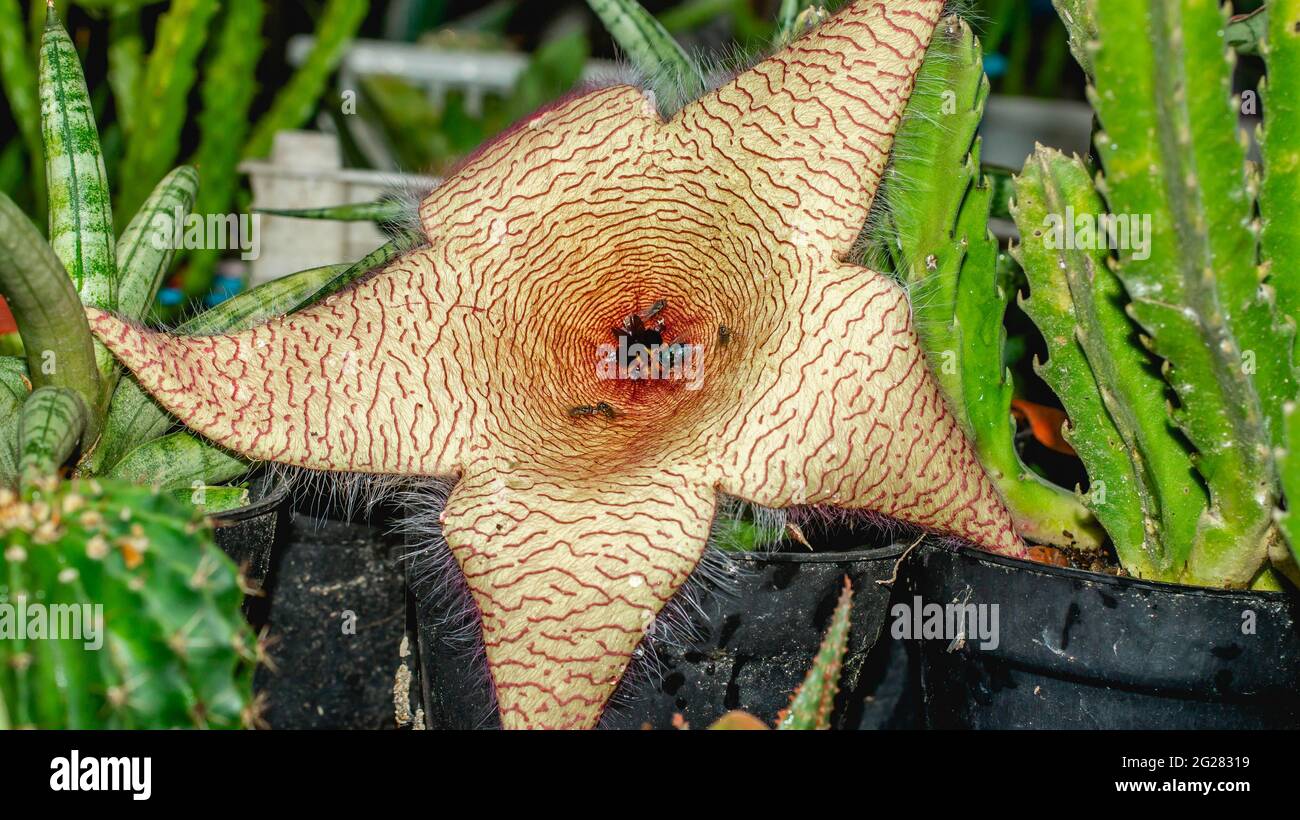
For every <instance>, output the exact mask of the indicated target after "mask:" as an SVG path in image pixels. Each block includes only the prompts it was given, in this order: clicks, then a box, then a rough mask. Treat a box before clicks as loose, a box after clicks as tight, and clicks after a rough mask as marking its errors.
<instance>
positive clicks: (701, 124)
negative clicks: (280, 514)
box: [91, 0, 1023, 727]
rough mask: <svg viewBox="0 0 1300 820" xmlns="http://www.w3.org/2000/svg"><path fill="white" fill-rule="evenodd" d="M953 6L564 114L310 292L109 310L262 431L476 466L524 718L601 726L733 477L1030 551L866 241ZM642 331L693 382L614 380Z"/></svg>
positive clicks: (793, 497)
mask: <svg viewBox="0 0 1300 820" xmlns="http://www.w3.org/2000/svg"><path fill="white" fill-rule="evenodd" d="M942 9H943V0H895V1H894V2H871V1H869V0H858V2H854V3H852V4H850V5H849V6H848V7H846V8H845V9H844V10H843V11H842V12H841V13H840V14H838V15H837V16H835V17H834V18H832V19H831V20H829V21H828V22H826V23H824V24H823V25H822V26H821V27H820V28H818V29H817V30H816V31H815V32H813V33H811V34H809V35H806V36H804V37H803V38H801V39H799V40H797V41H796V42H794V43H793V44H792V45H790V46H789V47H788V48H786V49H785V50H783V51H781V52H780V53H778V54H776V55H775V56H774V57H772V58H770V59H768V60H766V61H764V62H762V63H760V64H759V65H757V66H756V67H755V68H753V69H751V70H749V71H747V72H745V73H743V74H741V75H739V76H738V77H736V78H735V79H734V80H733V81H732V82H730V83H729V84H727V85H726V86H724V87H722V88H720V89H719V90H717V91H715V92H713V93H710V94H708V95H707V96H705V97H703V98H702V99H700V100H698V101H696V102H694V103H692V104H690V105H688V106H686V107H685V108H684V109H683V110H682V111H680V112H679V113H678V114H677V115H676V116H674V117H673V118H672V119H671V120H669V121H668V122H664V121H663V120H662V119H661V118H660V116H659V115H658V114H657V112H656V110H655V107H654V104H653V102H652V101H651V100H650V99H649V98H648V96H647V94H645V93H644V92H643V91H641V90H639V89H636V88H633V87H627V86H622V87H614V88H605V89H601V90H596V91H591V92H589V93H584V94H581V95H579V96H575V97H572V98H570V99H568V100H567V101H565V102H563V103H561V104H559V105H557V106H555V107H552V108H550V109H548V110H545V111H542V112H540V113H538V114H536V115H534V116H532V117H530V118H528V119H527V120H526V121H524V122H522V123H520V124H519V125H518V126H517V127H516V128H515V129H513V130H512V131H511V132H509V133H508V134H506V135H504V136H503V137H501V138H500V139H498V140H496V141H494V142H493V143H492V144H491V145H489V146H488V147H486V148H485V149H484V150H482V151H481V152H479V153H478V154H477V155H476V156H475V157H474V158H472V159H471V160H470V161H469V162H468V163H467V164H466V165H465V166H464V167H463V168H462V169H461V170H460V171H459V172H458V173H457V174H455V175H454V176H453V177H452V178H450V179H448V180H447V181H446V182H445V183H444V184H443V185H442V186H441V187H439V188H438V189H437V190H436V191H434V192H433V193H432V194H431V195H430V196H429V197H428V198H427V199H426V200H425V201H424V203H423V204H422V206H421V208H420V217H421V220H422V223H423V227H424V230H425V232H426V233H427V236H428V240H429V247H428V248H427V249H421V250H417V251H413V252H411V253H409V254H407V255H405V256H404V257H402V258H401V259H399V260H398V261H396V262H394V263H393V264H392V265H390V266H389V267H388V268H386V269H385V270H383V271H382V272H380V273H378V274H376V275H374V276H372V277H371V278H369V279H367V280H365V281H364V282H362V283H360V284H359V285H357V286H355V287H353V288H351V289H350V290H347V291H344V292H342V293H339V294H337V295H336V296H333V297H331V298H330V299H328V300H326V301H324V302H322V303H321V304H319V305H317V306H315V307H313V308H311V309H309V310H306V311H304V312H301V313H298V314H295V315H292V316H287V317H285V318H283V319H280V320H277V321H272V322H270V323H269V324H266V325H264V326H262V327H259V328H257V329H254V330H251V331H247V332H244V333H239V334H236V335H233V336H214V337H198V338H192V337H177V336H172V335H167V334H161V333H152V332H148V331H145V330H142V329H140V328H138V327H136V326H134V325H131V324H128V323H125V322H122V321H120V320H119V319H117V318H116V317H114V316H112V315H109V314H105V313H101V312H97V311H91V316H92V324H93V326H94V328H95V331H96V333H97V334H98V335H99V336H100V338H102V339H103V340H104V342H105V343H106V344H107V345H108V346H109V347H110V348H111V349H112V350H113V351H114V352H115V353H116V354H117V355H118V357H120V358H121V359H122V361H124V362H125V363H126V364H127V365H128V366H129V367H130V368H131V369H132V370H133V371H135V373H136V376H137V377H138V378H139V380H140V382H141V383H142V384H143V385H144V386H145V387H146V388H147V389H148V390H149V391H150V392H152V393H153V394H154V395H155V396H156V397H157V398H158V399H159V401H161V402H162V403H163V404H164V405H165V406H166V407H167V408H168V409H169V410H171V411H172V412H173V413H175V414H176V415H177V416H178V417H179V418H181V419H182V420H183V421H184V422H185V423H186V424H187V425H189V426H190V427H191V428H193V429H195V430H198V431H199V432H201V433H203V434H204V435H206V436H207V437H209V438H210V439H212V440H213V441H216V442H219V443H220V444H222V445H225V446H226V447H229V448H231V449H232V450H235V451H237V452H239V453H243V454H245V455H247V456H249V457H251V458H254V459H263V460H268V461H277V462H284V463H289V464H295V465H301V466H304V467H309V468H314V469H319V470H334V471H348V472H361V473H380V474H403V475H420V476H447V477H455V478H457V479H458V483H457V484H456V486H455V489H454V490H453V491H452V493H451V496H450V498H449V499H448V501H447V505H446V508H445V511H444V513H443V529H444V534H445V537H446V539H447V542H448V544H449V545H450V547H451V550H452V552H453V553H454V555H455V557H456V560H457V561H458V562H459V564H460V567H461V569H462V570H463V572H464V574H465V577H466V579H467V580H468V583H469V586H470V589H471V591H472V593H473V597H474V600H475V602H476V603H477V605H478V608H479V610H480V614H481V617H482V626H483V637H484V641H485V644H486V647H487V656H488V661H489V664H490V666H491V671H492V679H493V682H494V684H495V687H496V693H497V698H498V702H499V705H500V710H501V718H502V722H503V723H504V725H505V726H507V727H589V726H592V725H594V724H595V722H596V721H597V720H598V718H599V716H600V714H601V711H602V710H603V708H604V707H605V704H606V702H607V701H608V699H609V697H610V695H611V694H612V692H613V691H614V689H615V686H616V685H617V684H618V682H619V680H620V679H621V677H622V675H623V673H624V671H625V669H626V667H627V664H628V662H629V659H630V658H631V657H632V653H633V651H634V650H635V648H636V647H637V645H638V644H639V643H640V641H641V640H642V638H643V636H644V634H645V633H646V631H647V630H648V628H649V626H650V625H651V623H652V622H653V620H654V618H655V616H656V614H657V613H658V612H659V611H660V609H661V608H662V607H663V606H664V604H665V603H666V602H667V601H668V600H669V599H670V598H671V597H672V596H673V594H674V593H675V592H676V590H677V589H678V588H679V587H680V586H681V584H682V582H683V581H685V580H686V578H687V576H688V575H689V574H690V573H691V571H692V570H693V569H694V567H695V565H696V562H697V561H698V560H699V558H700V555H701V553H702V551H703V550H704V547H705V542H706V539H707V537H708V534H709V529H710V524H711V521H712V519H713V515H714V509H715V506H716V503H717V497H718V495H719V493H725V494H730V495H733V496H738V497H740V498H743V499H747V500H749V501H752V502H755V503H757V504H760V505H763V506H769V507H788V506H795V505H834V506H838V507H843V508H848V509H860V510H869V511H872V512H875V513H879V514H883V515H887V516H891V517H893V518H896V519H900V520H902V521H905V522H909V523H911V524H915V525H919V526H921V527H925V528H927V529H930V530H933V531H935V532H939V533H946V534H950V535H953V536H958V537H960V538H964V539H967V540H969V541H972V542H975V543H977V544H980V545H982V546H984V547H986V548H989V549H994V550H998V551H1002V552H1006V553H1010V554H1020V552H1021V551H1022V549H1023V547H1022V545H1021V542H1020V541H1019V539H1018V538H1017V537H1016V535H1015V534H1014V533H1013V531H1012V527H1011V520H1010V517H1009V516H1008V514H1007V512H1006V510H1005V509H1004V507H1003V505H1002V503H1001V501H1000V499H999V498H998V496H997V493H996V491H995V490H994V489H993V487H992V485H991V484H990V482H989V481H988V479H987V478H986V476H985V475H984V473H983V471H982V470H981V468H980V466H979V465H978V463H977V462H976V460H975V456H974V454H973V452H972V450H971V448H970V446H969V445H968V443H967V442H966V440H965V439H964V438H963V436H962V433H961V431H960V429H959V427H958V425H957V423H956V421H955V420H954V418H953V416H952V415H951V414H950V413H949V412H948V410H947V408H946V407H945V405H944V400H943V398H942V396H941V395H940V393H939V390H938V388H937V386H936V384H935V383H934V381H933V379H932V377H931V376H930V374H929V372H928V370H927V368H926V364H925V362H924V360H923V357H922V354H921V351H920V348H919V346H918V342H917V339H916V335H915V333H914V332H913V329H912V326H911V318H910V310H909V305H908V302H907V299H906V295H905V294H904V292H903V291H902V290H901V289H900V288H899V287H898V286H897V285H895V284H894V283H893V282H892V281H890V280H889V279H887V278H886V277H884V276H882V275H879V274H877V273H874V272H872V271H869V270H866V269H864V268H861V267H857V266H855V265H852V264H849V263H847V262H846V261H845V259H846V258H847V257H848V255H849V253H850V251H851V249H852V247H853V245H854V242H855V240H856V239H857V237H858V234H859V232H860V229H861V227H862V225H863V223H864V221H865V219H866V216H867V211H868V209H869V207H870V205H871V201H872V198H873V196H874V194H875V191H876V188H877V185H878V183H879V180H880V177H881V173H882V171H883V169H884V166H885V162H886V160H887V158H888V155H889V151H890V148H891V145H892V142H893V136H894V133H895V130H896V127H897V125H898V121H899V119H900V117H901V114H902V111H903V109H904V107H905V104H906V102H907V100H908V97H909V95H910V93H911V90H912V84H913V80H914V77H915V75H916V72H917V69H918V68H919V66H920V63H921V61H922V58H923V55H924V53H925V50H926V47H927V45H928V43H929V40H930V37H931V34H932V33H933V30H934V27H935V25H936V23H937V21H938V19H939V16H940V14H941V12H942ZM633 317H637V318H636V321H633ZM633 325H635V326H636V327H635V329H634V330H633V329H632V328H633ZM611 329H616V330H618V331H621V333H620V332H612V331H611ZM649 332H654V333H656V334H658V337H659V339H661V340H662V342H663V343H664V344H665V345H668V344H679V345H683V346H689V347H690V349H691V350H692V351H698V353H699V355H700V356H701V357H702V358H701V359H700V361H702V362H703V365H704V368H705V369H704V375H703V378H702V380H701V381H700V383H699V384H697V385H695V386H696V387H698V388H699V389H691V385H689V384H688V383H687V382H686V381H685V380H681V379H676V380H674V379H668V378H659V379H653V378H638V379H631V378H626V379H611V378H602V372H603V371H602V370H601V368H600V365H601V356H602V354H601V352H600V351H602V350H604V351H606V353H605V355H606V356H607V355H608V346H609V345H611V344H617V342H618V340H619V338H620V337H621V338H623V340H624V342H625V344H626V343H627V342H628V341H629V339H628V337H629V335H636V334H641V335H644V334H646V333H649ZM632 341H635V340H632ZM345 362H347V363H349V364H348V366H347V367H344V364H343V363H345Z"/></svg>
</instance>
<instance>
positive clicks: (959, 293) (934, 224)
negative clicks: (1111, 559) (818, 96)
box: [885, 17, 1103, 549]
mask: <svg viewBox="0 0 1300 820" xmlns="http://www.w3.org/2000/svg"><path fill="white" fill-rule="evenodd" d="M930 49H931V51H930V54H929V55H927V59H926V62H925V64H924V65H923V66H922V68H921V72H920V75H919V76H918V79H917V86H916V91H915V92H914V93H913V95H912V99H911V102H910V103H909V106H908V110H907V113H906V114H905V116H904V121H903V124H902V126H901V128H900V132H899V138H898V148H897V149H896V151H895V155H894V162H893V164H892V165H891V166H890V171H889V176H888V177H887V181H886V194H885V196H886V197H887V199H888V203H889V214H890V217H891V219H892V221H893V227H894V230H895V231H896V234H894V235H891V237H890V238H889V240H888V244H892V246H893V251H894V255H895V257H896V265H897V272H898V273H899V274H900V276H901V278H902V280H903V282H904V283H905V284H906V285H907V287H908V290H909V291H910V294H911V301H912V309H913V313H914V314H915V317H916V329H917V333H918V335H919V336H920V338H921V343H922V347H923V348H924V349H925V353H926V360H927V362H928V363H929V365H930V368H931V370H932V371H933V372H934V374H935V377H936V378H937V379H938V381H939V383H940V385H941V386H942V387H943V389H944V393H945V395H946V396H947V398H948V400H949V403H950V404H951V405H952V407H953V409H954V410H955V412H956V415H957V417H958V418H959V419H960V420H961V421H962V423H963V427H964V428H965V430H966V432H967V434H968V435H969V436H970V437H971V439H972V441H973V442H974V443H975V448H976V450H977V451H978V453H979V456H980V461H981V462H982V463H983V465H984V467H985V469H986V470H988V472H989V474H990V475H991V476H992V477H993V479H994V481H995V482H996V483H997V485H998V489H999V490H1000V491H1001V493H1002V495H1003V497H1004V498H1005V499H1006V500H1007V503H1008V506H1009V507H1010V508H1011V512H1012V515H1013V516H1014V517H1015V520H1016V527H1017V530H1018V532H1020V534H1021V535H1022V536H1024V537H1026V538H1029V539H1031V540H1034V541H1038V542H1040V543H1047V544H1053V545H1056V546H1067V547H1083V548H1090V549H1091V548H1096V547H1098V546H1100V544H1101V541H1102V538H1103V536H1102V533H1101V531H1100V529H1099V528H1098V526H1097V524H1096V521H1095V520H1094V519H1093V516H1092V514H1091V513H1090V512H1089V511H1088V509H1087V508H1086V507H1085V506H1084V504H1083V502H1082V501H1081V500H1079V499H1078V498H1077V497H1076V496H1075V495H1074V493H1072V492H1070V491H1068V490H1066V489H1064V488H1061V487H1057V486H1055V485H1052V484H1049V483H1047V482H1045V481H1043V480H1042V479H1041V478H1039V477H1038V476H1037V475H1036V474H1034V473H1033V472H1031V471H1030V470H1029V469H1027V468H1026V467H1025V466H1024V464H1022V463H1021V461H1020V456H1019V455H1018V453H1017V451H1016V447H1015V435H1014V434H1015V428H1014V422H1013V421H1012V418H1011V399H1012V385H1011V382H1010V378H1009V375H1008V374H1007V372H1006V370H1005V367H1004V363H1003V346H1004V341H1005V339H1004V336H1005V333H1004V330H1003V324H1002V319H1003V316H1005V314H1006V308H1007V303H1008V301H1009V300H1010V294H1009V293H1006V292H1005V291H1004V290H1002V289H1000V288H999V286H998V282H997V270H996V265H997V254H998V248H997V242H996V241H995V240H994V239H993V238H992V237H991V236H990V235H989V233H988V215H989V203H990V198H991V192H990V189H989V187H988V186H987V185H986V184H983V183H982V182H977V180H978V179H979V169H980V164H979V157H978V148H975V149H974V150H972V146H973V143H974V141H975V132H976V130H977V129H978V127H979V122H980V118H981V116H982V114H983V110H984V101H985V100H986V99H987V96H988V80H987V78H986V77H985V76H984V70H983V63H982V60H981V51H980V48H979V44H978V42H977V41H976V39H975V36H974V34H973V33H972V32H971V30H970V27H969V26H967V25H966V23H965V22H963V21H961V20H959V19H958V18H955V17H954V18H948V19H946V20H943V21H941V22H940V27H939V29H938V30H937V31H936V34H935V38H934V41H933V43H932V44H931V46H930Z"/></svg>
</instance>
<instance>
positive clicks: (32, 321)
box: [0, 194, 101, 437]
mask: <svg viewBox="0 0 1300 820" xmlns="http://www.w3.org/2000/svg"><path fill="white" fill-rule="evenodd" d="M0 293H2V294H3V295H4V297H5V300H6V301H7V302H8V303H9V307H10V308H11V309H12V310H13V313H14V318H15V320H16V321H17V323H18V331H19V333H20V334H21V335H22V339H23V348H24V350H25V352H26V355H27V373H28V374H29V378H30V379H31V381H32V384H33V385H34V386H35V387H38V388H39V387H66V388H69V389H71V390H73V391H75V392H76V393H77V394H78V395H80V396H81V397H82V399H83V400H84V401H85V403H86V406H87V407H94V406H95V403H96V402H97V401H99V397H100V395H101V391H100V378H99V372H98V369H97V367H96V363H95V349H94V346H93V345H92V339H93V337H92V336H91V334H90V324H89V323H88V322H87V321H86V314H85V312H84V311H83V310H82V308H81V302H80V301H79V300H78V298H77V292H76V290H75V289H74V288H73V285H72V281H71V280H70V279H69V278H68V275H67V273H66V272H65V271H64V269H63V265H62V263H60V262H59V259H58V257H56V256H55V255H54V251H53V250H51V249H50V246H49V245H47V244H46V243H45V239H44V238H43V237H42V236H41V233H40V231H38V230H37V229H36V226H35V225H33V224H32V223H31V220H29V219H28V218H27V215H26V214H24V213H23V212H22V209H20V208H19V207H18V206H17V205H15V204H14V202H13V200H11V199H9V197H7V196H5V195H4V194H0ZM98 429H99V428H98V424H96V423H95V420H94V418H92V419H90V424H89V427H88V431H87V432H88V433H89V435H90V436H92V437H93V436H94V435H95V434H96V433H97V432H98Z"/></svg>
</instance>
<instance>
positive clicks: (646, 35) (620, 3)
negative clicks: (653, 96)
mask: <svg viewBox="0 0 1300 820" xmlns="http://www.w3.org/2000/svg"><path fill="white" fill-rule="evenodd" d="M587 5H589V6H591V10H592V11H593V12H595V13H596V16H597V17H599V18H600V21H601V22H602V23H604V24H605V29H606V30H607V31H609V33H610V35H611V36H613V38H614V41H615V42H616V43H618V46H619V48H621V49H622V50H623V52H624V53H625V54H626V55H627V58H628V60H630V61H631V62H632V65H634V66H636V68H637V70H638V71H640V72H641V73H642V74H643V75H644V76H645V77H646V78H647V79H650V80H652V81H654V82H655V83H656V85H659V84H662V85H663V86H664V87H666V88H672V89H676V90H678V93H679V94H680V95H681V97H682V99H688V100H689V99H694V98H695V97H696V96H697V95H699V94H700V92H702V91H703V90H704V75H703V74H701V73H700V69H699V67H698V66H696V65H695V63H693V62H692V61H691V59H690V57H688V56H687V55H686V52H685V51H684V50H682V47H681V46H680V45H678V43H677V41H676V40H674V39H673V36H672V35H671V34H669V33H668V32H667V31H666V30H665V29H664V27H663V26H662V25H660V24H659V21H658V20H656V19H655V18H654V17H653V16H651V14H650V13H649V12H648V11H646V10H645V9H644V8H642V6H641V4H640V3H638V2H637V0H587Z"/></svg>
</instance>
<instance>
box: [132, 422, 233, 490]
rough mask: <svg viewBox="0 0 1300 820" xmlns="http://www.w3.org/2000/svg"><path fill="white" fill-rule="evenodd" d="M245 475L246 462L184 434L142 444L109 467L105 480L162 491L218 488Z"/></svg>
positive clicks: (167, 436)
mask: <svg viewBox="0 0 1300 820" xmlns="http://www.w3.org/2000/svg"><path fill="white" fill-rule="evenodd" d="M247 471H248V462H246V461H243V460H241V459H238V458H236V457H234V456H232V455H230V454H229V453H228V452H226V451H224V450H222V449H220V448H218V447H213V446H212V445H210V444H208V443H207V442H204V441H202V440H200V439H198V438H197V437H195V436H193V435H191V434H189V433H186V432H184V431H181V432H176V433H171V434H170V435H166V436H163V437H162V438H156V439H154V440H153V441H149V442H145V443H144V444H141V445H140V446H139V447H137V448H135V449H134V450H132V451H131V452H129V453H127V454H126V456H125V457H124V458H123V459H122V460H121V461H119V462H118V463H117V464H114V465H113V468H112V469H111V470H109V471H108V473H107V476H108V477H109V478H118V479H122V480H124V481H129V482H131V483H133V484H150V485H156V486H158V487H161V488H162V489H164V490H177V489H181V488H184V487H191V486H193V485H194V484H195V483H198V484H200V485H203V484H221V483H222V482H225V481H229V480H230V479H232V478H236V477H238V476H241V475H243V474H244V473H245V472H247Z"/></svg>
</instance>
